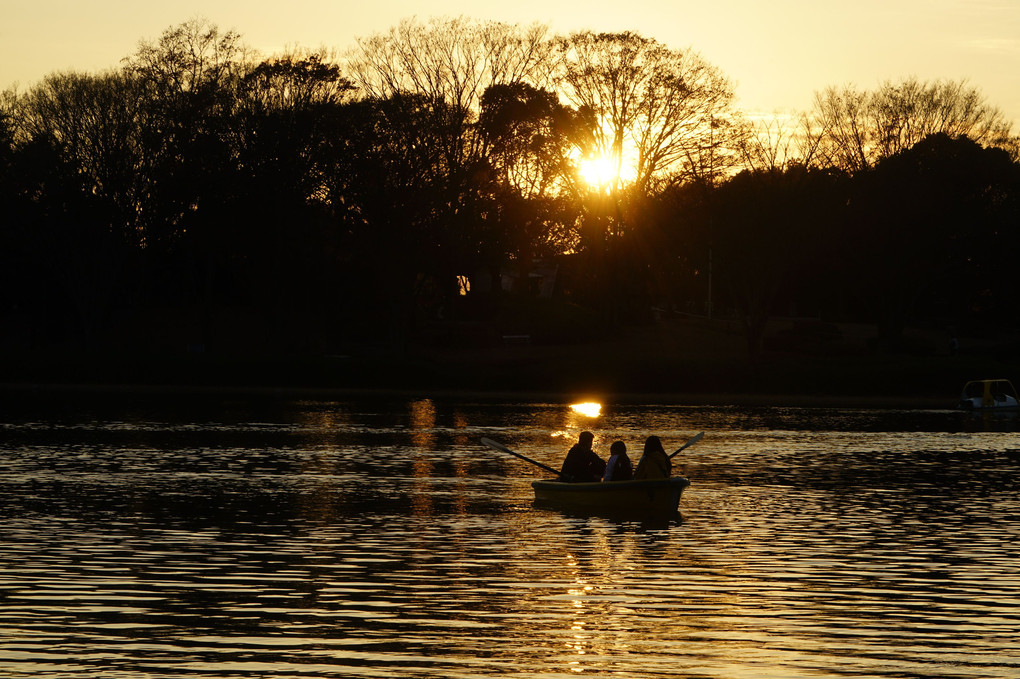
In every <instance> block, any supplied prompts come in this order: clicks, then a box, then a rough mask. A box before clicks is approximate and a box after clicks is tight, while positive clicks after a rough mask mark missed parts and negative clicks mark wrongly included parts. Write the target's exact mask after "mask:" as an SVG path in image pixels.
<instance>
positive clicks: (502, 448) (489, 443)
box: [481, 436, 559, 476]
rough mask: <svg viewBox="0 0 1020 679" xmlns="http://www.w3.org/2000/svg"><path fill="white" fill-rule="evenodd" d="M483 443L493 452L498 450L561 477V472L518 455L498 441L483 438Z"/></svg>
mask: <svg viewBox="0 0 1020 679" xmlns="http://www.w3.org/2000/svg"><path fill="white" fill-rule="evenodd" d="M481 441H482V443H483V444H484V445H486V446H488V447H489V448H492V449H493V450H498V451H499V452H501V453H506V454H507V455H513V456H514V457H516V458H519V459H521V460H524V461H525V462H529V463H531V464H533V465H535V466H536V467H541V468H542V469H544V470H546V471H547V472H550V473H552V474H556V475H557V476H558V475H559V472H558V471H556V470H555V469H553V468H552V467H550V466H548V465H544V464H542V463H541V462H538V461H537V460H532V459H531V458H530V457H525V456H524V455H521V454H520V453H516V452H514V451H512V450H510V449H509V448H507V447H506V446H504V445H503V444H502V443H499V442H498V441H493V440H492V439H490V438H485V437H484V436H483V437H482V439H481Z"/></svg>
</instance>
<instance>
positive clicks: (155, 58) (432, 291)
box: [0, 19, 1020, 354]
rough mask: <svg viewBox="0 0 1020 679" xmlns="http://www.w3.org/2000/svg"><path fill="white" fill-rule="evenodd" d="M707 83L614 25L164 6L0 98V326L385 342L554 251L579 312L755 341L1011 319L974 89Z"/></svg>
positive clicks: (715, 77)
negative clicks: (111, 41) (105, 48)
mask: <svg viewBox="0 0 1020 679" xmlns="http://www.w3.org/2000/svg"><path fill="white" fill-rule="evenodd" d="M733 95H734V93H733V89H732V86H731V85H730V83H729V82H728V80H727V79H726V78H725V77H724V76H723V75H722V74H721V73H720V72H719V71H718V69H716V68H715V67H714V66H712V65H711V64H709V63H707V62H706V61H705V60H704V59H703V58H701V57H700V55H698V54H697V53H696V52H694V51H692V50H675V49H672V48H669V47H666V46H664V45H662V44H659V43H657V42H656V41H654V40H651V39H648V38H644V37H642V36H639V35H636V34H633V33H618V34H595V33H590V32H581V33H575V34H571V35H566V36H555V35H551V34H549V33H548V31H547V29H546V28H545V27H543V26H539V25H535V26H527V27H521V26H511V25H506V24H500V23H493V22H474V21H471V20H467V19H453V20H450V19H444V20H432V21H428V22H420V21H417V20H409V21H405V22H403V23H401V24H400V25H399V26H397V27H395V28H393V29H391V30H390V31H388V32H385V33H380V34H378V35H375V36H370V37H368V38H365V39H362V40H360V41H358V43H357V44H356V45H355V46H353V47H352V48H351V49H349V50H348V51H347V53H345V54H342V55H336V54H332V53H330V52H328V51H326V50H318V51H307V50H294V51H293V52H292V53H289V54H283V55H276V56H273V57H270V58H259V57H257V56H256V55H255V54H254V52H253V51H252V50H251V49H250V48H249V47H247V46H246V45H245V44H244V43H243V41H242V39H241V36H239V35H237V34H236V33H233V32H223V31H221V30H219V29H218V28H217V27H215V26H213V25H210V24H208V23H207V22H204V21H201V20H193V21H190V22H187V23H184V24H181V25H180V26H177V27H172V28H170V29H168V30H167V31H166V32H165V33H164V34H163V35H162V36H160V37H159V38H158V39H157V40H154V41H151V42H142V43H140V45H139V47H138V50H137V52H136V53H135V54H133V55H131V56H129V57H128V58H126V59H125V60H124V62H123V63H122V65H121V66H120V67H119V68H116V69H112V70H110V71H107V72H104V73H77V72H69V73H54V74H51V75H49V76H47V77H46V78H45V79H43V80H42V81H41V82H39V83H36V84H34V85H33V86H31V87H30V88H29V89H28V90H27V91H25V92H20V93H19V92H16V91H13V90H9V91H7V92H5V93H3V96H2V97H0V214H2V222H0V253H2V254H0V269H2V271H3V286H2V291H0V319H2V321H3V323H4V326H5V327H6V328H8V332H7V334H8V338H7V339H6V341H7V343H9V344H15V345H17V346H29V347H46V346H53V345H61V344H69V345H74V346H95V347H110V346H120V345H121V344H122V343H124V342H131V341H136V342H137V341H143V342H148V343H149V345H150V347H158V346H159V342H160V338H169V337H176V336H177V335H176V334H175V332H177V331H174V332H171V331H170V330H169V329H168V328H167V327H165V324H168V323H170V324H173V325H175V326H176V327H177V328H178V331H179V332H180V334H181V336H183V337H185V338H186V339H187V341H188V342H191V343H194V344H200V345H202V346H205V347H207V348H212V349H217V348H230V349H238V348H242V349H250V350H274V351H281V350H287V351H308V350H316V351H318V350H330V349H331V348H333V347H336V346H338V345H339V344H341V343H343V342H347V341H353V340H368V341H372V342H380V341H387V342H390V343H392V344H393V345H394V346H400V345H401V344H402V343H403V342H406V341H407V340H408V339H411V338H413V337H415V336H416V333H418V332H419V331H420V330H421V329H422V321H423V320H426V319H431V320H438V319H443V320H445V321H450V320H451V319H454V320H455V319H461V320H470V319H474V320H477V319H479V318H492V317H493V314H495V313H497V312H498V305H499V304H500V302H499V300H500V298H502V297H503V294H502V293H501V289H500V283H499V272H501V271H502V272H505V271H510V270H512V271H515V272H516V273H517V274H518V277H517V280H518V281H526V280H527V278H528V273H529V271H531V270H532V269H533V267H535V266H536V263H537V262H541V261H549V260H551V259H554V258H559V259H558V261H561V262H564V265H563V267H562V268H561V272H569V274H570V275H569V276H567V275H564V276H563V277H562V278H563V280H562V282H561V283H562V285H561V295H562V296H563V298H564V299H565V300H566V301H567V302H569V303H570V304H573V305H576V306H578V307H582V308H585V309H587V310H588V311H589V312H590V313H591V316H592V318H593V319H594V321H595V323H596V324H598V325H601V326H603V327H605V326H607V325H611V324H615V323H620V322H626V321H628V320H639V319H641V318H644V317H647V312H648V310H649V309H650V308H651V307H652V306H660V307H662V308H668V309H676V310H685V311H690V312H694V313H706V314H711V313H714V314H731V315H733V316H735V317H737V318H739V319H741V321H742V322H743V323H744V326H745V329H746V332H747V337H748V340H749V347H750V348H751V351H752V354H755V353H756V352H757V351H758V350H759V349H760V347H761V342H762V338H763V332H764V326H765V323H766V321H767V320H768V318H769V317H770V316H771V315H773V314H775V313H777V312H784V313H787V312H790V313H792V312H796V313H799V314H807V315H812V316H815V317H820V318H826V319H830V320H840V319H852V320H864V321H868V322H873V323H875V324H876V328H877V329H878V332H877V334H878V336H879V337H880V338H881V340H882V342H884V343H885V344H886V345H887V346H895V345H896V344H897V342H898V340H899V338H900V337H901V336H902V331H903V328H904V325H905V324H906V323H907V322H908V321H911V320H917V319H919V318H923V319H925V320H927V321H929V322H939V323H944V324H947V325H948V324H963V323H970V324H978V323H981V324H989V325H1005V326H1008V327H1016V326H1017V321H1018V318H1017V313H1018V307H1017V302H1016V301H1015V297H1016V296H1015V295H1014V294H1013V289H1012V284H1011V282H1010V281H1009V280H1008V278H1009V277H1008V276H1007V273H1006V272H1007V271H1008V270H1009V268H1008V265H1009V263H1010V262H1009V259H1010V256H1011V254H1012V253H1014V252H1016V251H1017V250H1016V246H1017V242H1016V240H1017V226H1018V223H1020V166H1018V163H1017V144H1016V137H1014V136H1012V134H1011V129H1010V126H1009V124H1008V123H1007V122H1006V121H1005V120H1004V119H1003V116H1002V114H1001V113H1000V112H999V111H998V110H997V109H995V108H994V107H992V106H990V105H988V104H986V103H985V102H984V100H983V98H982V97H981V96H980V94H979V93H978V92H977V91H976V90H974V89H973V88H970V87H969V86H967V85H966V83H959V82H934V83H924V82H918V81H916V80H906V81H904V82H902V83H898V84H893V83H887V84H885V85H883V86H881V87H880V88H879V89H877V90H876V91H874V92H865V91H860V90H858V89H856V88H853V87H846V88H844V89H836V88H833V89H829V90H827V91H825V92H822V93H820V94H818V95H817V98H816V103H815V108H814V110H813V111H810V112H807V113H805V114H803V115H802V116H801V118H800V119H799V121H796V124H792V123H790V122H789V121H780V120H778V119H776V120H772V121H751V120H749V119H747V118H745V117H744V116H742V115H741V114H740V112H738V111H736V110H735V109H734V107H733V99H734V96H733ZM599 163H601V164H602V167H603V172H604V174H602V175H600V176H597V177H594V178H593V176H592V175H590V174H587V173H586V168H590V167H597V166H598V164H599ZM484 279H488V280H489V281H490V285H489V286H488V288H486V286H484V285H483V284H482V283H483V280H484ZM713 281H714V283H713ZM710 286H712V288H711V289H710ZM469 288H470V292H468V291H469ZM465 292H468V294H463V293H465ZM519 292H520V293H522V294H527V286H523V285H522V286H520V289H517V290H509V291H507V294H509V295H511V296H513V295H514V294H516V293H519ZM181 327H184V328H185V330H183V331H180V330H179V329H180V328H181ZM240 329H243V332H242V330H240ZM118 333H119V334H118ZM242 335H243V338H244V339H243V340H242V339H240V338H241V336H242ZM169 341H170V340H169V339H167V342H169ZM118 342H120V343H121V344H118Z"/></svg>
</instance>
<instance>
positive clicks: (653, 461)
mask: <svg viewBox="0 0 1020 679" xmlns="http://www.w3.org/2000/svg"><path fill="white" fill-rule="evenodd" d="M672 468H673V463H672V462H671V461H670V459H669V455H667V454H666V451H665V450H664V449H663V448H662V441H660V440H659V437H658V436H649V437H648V438H647V439H646V440H645V452H644V454H643V455H642V456H641V459H640V460H638V464H637V469H636V470H634V479H635V480H637V479H668V478H669V473H670V471H671V470H672Z"/></svg>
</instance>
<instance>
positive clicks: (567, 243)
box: [478, 83, 589, 279]
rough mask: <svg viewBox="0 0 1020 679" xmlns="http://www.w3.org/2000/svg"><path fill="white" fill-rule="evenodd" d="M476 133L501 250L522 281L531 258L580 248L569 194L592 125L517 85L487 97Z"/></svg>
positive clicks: (497, 88)
mask: <svg viewBox="0 0 1020 679" xmlns="http://www.w3.org/2000/svg"><path fill="white" fill-rule="evenodd" d="M478 126H479V128H480V130H481V134H482V140H483V142H484V145H485V148H486V151H485V157H486V158H487V159H488V163H489V166H490V167H491V169H492V171H493V173H494V175H495V182H496V186H497V190H498V196H497V199H496V205H497V207H496V210H497V212H498V213H499V217H497V221H499V222H500V223H501V224H502V228H500V231H499V234H498V236H497V238H498V241H497V242H498V244H499V245H500V246H501V250H502V251H503V253H504V254H511V255H512V256H513V257H514V258H515V259H516V260H517V262H518V265H519V266H520V267H521V268H522V273H521V279H525V278H526V275H525V273H524V271H526V269H527V267H529V266H530V262H531V259H532V257H533V256H536V255H538V256H550V255H554V254H559V253H562V252H568V251H570V250H572V249H573V248H575V247H576V245H577V233H576V231H575V226H576V218H577V214H576V209H574V207H573V206H574V201H572V200H571V196H570V190H569V187H570V183H571V181H572V176H573V174H574V173H575V171H576V167H575V164H574V162H573V157H572V156H573V155H574V153H575V152H576V150H577V149H578V148H579V147H580V146H583V144H584V140H585V139H586V138H588V137H589V129H588V128H589V125H588V121H587V120H586V119H585V118H584V116H583V115H581V114H579V113H577V112H575V111H573V110H572V109H570V108H568V107H566V106H564V105H562V104H561V103H560V102H559V98H558V97H557V95H556V94H555V93H554V92H551V91H548V90H540V89H537V88H535V87H532V86H531V85H528V84H526V83H514V84H508V85H493V86H491V87H490V88H489V89H488V90H486V92H485V94H484V95H483V97H482V106H481V114H480V116H479V121H478ZM493 235H494V236H496V235H497V234H493Z"/></svg>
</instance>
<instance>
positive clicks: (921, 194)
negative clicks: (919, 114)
mask: <svg viewBox="0 0 1020 679" xmlns="http://www.w3.org/2000/svg"><path fill="white" fill-rule="evenodd" d="M1018 178H1020V173H1018V167H1017V164H1016V163H1015V162H1013V161H1012V160H1011V159H1010V157H1009V154H1008V153H1007V152H1005V151H1003V150H1002V149H995V148H982V147H981V146H980V145H979V144H977V143H975V142H974V141H972V140H969V139H953V138H951V137H950V136H948V135H946V134H936V135H932V136H930V137H927V138H925V139H924V140H922V141H921V142H920V143H918V144H915V145H914V146H913V147H911V148H910V149H907V150H905V151H902V152H900V153H898V154H896V155H894V156H890V157H889V158H885V159H883V160H881V161H880V162H879V163H878V164H877V165H876V166H875V168H874V169H873V170H871V171H868V172H865V173H861V174H860V175H859V176H858V177H857V178H856V180H855V195H854V199H853V201H852V202H851V208H852V210H851V215H852V219H853V227H854V228H853V231H852V232H851V233H852V234H853V236H854V241H853V242H852V243H851V248H850V250H851V252H853V253H855V255H856V256H857V257H858V258H859V259H858V261H857V262H855V264H854V266H853V267H852V268H853V269H854V270H855V271H857V272H858V273H859V276H858V278H857V279H856V284H855V287H856V289H858V290H859V291H860V294H861V296H862V298H863V299H864V300H866V301H867V303H868V305H869V307H870V309H871V310H872V313H873V315H874V318H875V320H876V322H877V324H878V339H879V342H880V343H881V345H882V346H883V347H885V348H888V349H893V350H895V349H899V348H900V347H901V345H902V339H903V330H904V327H905V325H906V323H907V321H908V320H909V319H910V318H912V317H914V316H915V315H916V314H917V313H918V311H919V310H921V309H926V310H928V311H929V312H930V314H931V315H932V316H941V317H942V318H943V319H944V320H945V321H946V322H947V323H955V322H963V321H967V320H975V319H980V320H983V321H987V320H990V319H992V318H994V317H997V318H999V319H1006V318H1008V319H1009V322H1010V323H1015V322H1016V316H1015V314H1016V303H1015V301H1014V300H1015V294H1014V292H1013V290H1012V288H1011V286H1010V285H1009V284H1008V283H1006V282H1005V281H1003V272H1004V271H1008V270H1009V269H1010V267H1011V266H1012V264H1011V263H1010V262H1009V261H1008V258H1009V256H1010V255H1009V254H1007V253H1012V252H1014V251H1015V247H1016V244H1017V234H1016V219H1017V216H1018V209H1017V208H1018V199H1020V198H1018V196H1020V191H1018V189H1020V183H1018Z"/></svg>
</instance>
